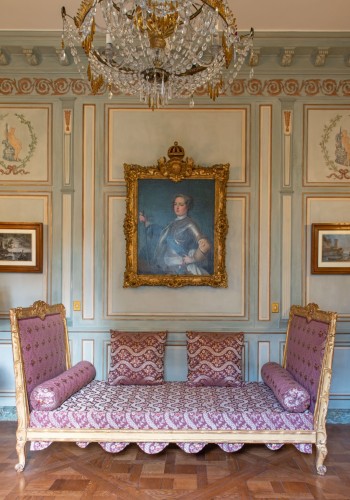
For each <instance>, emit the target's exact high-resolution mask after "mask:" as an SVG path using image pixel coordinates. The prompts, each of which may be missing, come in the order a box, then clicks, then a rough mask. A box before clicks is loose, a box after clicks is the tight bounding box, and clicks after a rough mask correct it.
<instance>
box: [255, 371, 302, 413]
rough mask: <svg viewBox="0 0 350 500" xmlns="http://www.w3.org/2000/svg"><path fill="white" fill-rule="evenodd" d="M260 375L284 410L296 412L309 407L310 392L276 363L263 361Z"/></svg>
mask: <svg viewBox="0 0 350 500" xmlns="http://www.w3.org/2000/svg"><path fill="white" fill-rule="evenodd" d="M261 377H262V379H263V381H264V382H265V384H266V385H268V386H269V387H270V389H272V391H273V393H274V395H275V396H276V398H277V399H278V401H279V402H280V403H281V405H282V406H283V408H284V409H285V410H287V411H291V412H296V413H298V412H303V411H305V410H307V409H308V408H309V406H310V394H309V393H308V392H307V390H306V389H304V387H303V386H302V385H300V384H298V382H296V381H295V380H294V378H293V377H292V375H291V374H290V373H289V372H288V371H287V370H286V369H285V368H282V366H280V365H279V364H278V363H274V362H269V363H265V364H264V366H263V367H262V368H261Z"/></svg>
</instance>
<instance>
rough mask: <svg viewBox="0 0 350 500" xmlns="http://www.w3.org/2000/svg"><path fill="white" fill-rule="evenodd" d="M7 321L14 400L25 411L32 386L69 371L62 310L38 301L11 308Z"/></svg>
mask: <svg viewBox="0 0 350 500" xmlns="http://www.w3.org/2000/svg"><path fill="white" fill-rule="evenodd" d="M10 321H11V332H12V349H13V360H14V370H15V378H16V391H17V392H16V398H17V400H18V398H20V399H21V401H22V403H21V404H23V405H24V406H25V407H26V410H27V411H28V408H29V396H30V394H31V392H32V390H33V389H34V387H36V386H37V385H39V384H41V383H43V382H45V381H46V380H49V379H51V378H54V377H56V376H57V375H59V374H60V373H62V372H64V371H65V370H66V369H67V368H70V352H69V343H68V332H67V324H66V313H65V308H64V306H63V305H62V304H55V305H48V304H46V303H45V302H43V301H37V302H34V304H33V305H32V306H30V307H26V308H24V307H18V308H16V309H10ZM17 403H18V401H17ZM17 407H18V406H17Z"/></svg>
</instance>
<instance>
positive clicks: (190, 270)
mask: <svg viewBox="0 0 350 500" xmlns="http://www.w3.org/2000/svg"><path fill="white" fill-rule="evenodd" d="M184 156H185V152H184V150H183V148H182V147H181V146H180V145H179V144H178V143H177V142H175V143H174V145H173V146H171V147H170V148H169V149H168V157H169V160H166V158H165V157H162V158H160V159H159V160H158V162H157V165H155V166H151V167H143V166H139V165H128V164H124V175H125V180H126V184H127V206H126V215H125V221H124V233H125V238H126V270H125V274H124V287H138V286H143V285H148V286H156V285H158V286H168V287H182V286H187V285H196V286H198V285H206V286H212V287H227V273H226V268H225V245H226V242H225V238H226V234H227V230H228V223H227V216H226V185H227V180H228V169H229V165H228V164H226V165H223V164H219V165H214V166H212V167H200V166H196V165H195V164H194V161H193V160H192V158H186V159H184Z"/></svg>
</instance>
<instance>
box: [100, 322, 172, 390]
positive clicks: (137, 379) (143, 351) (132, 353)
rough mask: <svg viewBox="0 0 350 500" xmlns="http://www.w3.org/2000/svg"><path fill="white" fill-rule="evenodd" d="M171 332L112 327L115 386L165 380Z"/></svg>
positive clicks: (111, 374) (111, 376) (111, 378)
mask: <svg viewBox="0 0 350 500" xmlns="http://www.w3.org/2000/svg"><path fill="white" fill-rule="evenodd" d="M166 337H167V332H166V331H165V332H140V333H133V332H119V331H115V330H111V366H110V370H109V374H108V382H109V383H110V384H111V385H156V384H162V383H163V382H164V375H163V374H164V353H165V342H166Z"/></svg>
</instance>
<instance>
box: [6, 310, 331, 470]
mask: <svg viewBox="0 0 350 500" xmlns="http://www.w3.org/2000/svg"><path fill="white" fill-rule="evenodd" d="M10 319H11V329H12V341H13V356H14V370H15V380H16V405H17V416H18V429H17V445H16V449H17V453H18V457H19V463H18V464H17V465H16V470H17V471H22V470H23V469H24V467H25V446H26V443H27V442H28V441H30V442H31V449H34V450H40V449H43V448H46V447H47V446H49V445H50V444H51V442H53V441H73V442H76V443H77V444H78V445H79V446H81V447H85V446H87V445H88V444H89V443H90V442H98V443H100V445H101V446H102V447H103V448H104V449H105V450H107V451H109V452H118V451H121V450H122V449H123V448H124V447H125V446H127V444H128V443H130V442H136V443H137V444H138V445H139V446H140V447H141V448H142V449H143V450H144V451H146V452H148V453H157V452H159V451H161V450H162V449H163V448H164V447H165V446H167V445H168V444H169V443H177V445H178V446H180V447H181V448H182V449H183V450H185V451H187V452H191V453H193V452H198V451H199V450H201V449H202V448H203V447H204V446H205V444H207V443H216V444H218V445H219V446H220V447H221V448H222V449H223V450H225V451H237V450H239V449H240V448H241V447H242V446H243V445H244V443H263V444H265V445H266V446H268V447H269V448H270V449H271V450H276V449H278V448H280V447H281V446H283V444H286V443H292V444H294V445H295V446H296V447H297V448H298V449H299V450H300V451H302V452H306V453H311V452H312V445H313V444H315V445H316V470H317V472H318V474H321V475H323V474H325V472H326V467H325V466H324V465H323V462H324V459H325V457H326V455H327V447H326V442H327V435H326V414H327V408H328V399H329V388H330V382H331V373H332V359H333V348H334V337H335V327H336V314H335V313H331V312H325V311H321V310H319V308H318V306H317V305H316V304H309V305H308V306H306V307H301V306H292V308H291V311H290V316H289V321H288V327H287V338H286V345H285V350H284V361H283V367H281V366H279V365H277V363H267V364H266V365H265V366H264V367H263V369H262V377H263V380H264V382H240V383H238V384H237V383H234V384H231V385H233V386H229V387H227V386H220V384H218V385H217V386H213V384H212V385H206V384H204V385H201V384H199V385H196V384H190V383H189V382H164V383H160V384H157V385H148V384H147V383H145V384H144V385H120V384H118V383H116V384H115V385H112V383H110V382H111V381H110V380H108V381H97V380H94V376H95V369H94V367H93V365H91V363H89V362H87V361H83V362H80V363H78V364H77V365H76V366H75V367H73V368H71V365H70V353H69V341H68V332H67V325H66V319H65V309H64V306H63V305H62V304H58V305H51V306H50V305H48V304H46V303H45V302H42V301H38V302H35V303H34V304H33V305H32V306H31V307H28V308H16V309H11V311H10ZM208 335H209V336H210V334H208ZM213 335H215V334H213ZM226 335H227V334H226ZM232 335H233V334H232ZM242 335H243V334H241V340H242ZM208 339H209V337H208ZM202 341H203V337H202ZM241 344H243V341H242V342H241ZM236 354H237V353H236ZM197 357H198V356H197V354H195V357H194V358H193V357H192V361H193V359H195V358H196V359H197ZM238 361H239V356H238ZM52 380H56V385H55V391H56V390H57V391H58V392H57V391H56V392H54V393H50V387H51V386H50V383H51V381H52ZM57 380H58V382H57ZM79 380H80V382H81V380H85V382H84V383H80V384H79V383H78V385H77V381H78V382H79ZM113 383H115V382H113ZM67 385H68V386H71V389H72V390H71V391H70V392H71V393H72V395H71V396H69V397H67V394H66V387H67ZM214 385H215V384H214ZM222 385H225V384H222ZM229 385H230V384H229ZM63 387H65V389H64V390H63V389H62V388H63ZM79 387H80V389H78V390H77V388H79ZM75 391H76V392H75ZM35 394H36V396H37V397H36V399H35V398H33V395H35ZM40 394H41V396H42V399H40ZM48 394H49V395H50V394H51V399H52V401H51V400H50V398H49V400H48V399H47V395H48ZM305 394H306V396H307V398H306V399H308V401H305ZM45 397H46V399H45ZM52 402H53V403H55V404H53V405H51V406H50V404H51V403H52ZM50 407H52V408H53V409H49V410H48V409H47V408H50ZM286 407H287V408H290V409H289V410H286V409H285V408H286Z"/></svg>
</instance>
